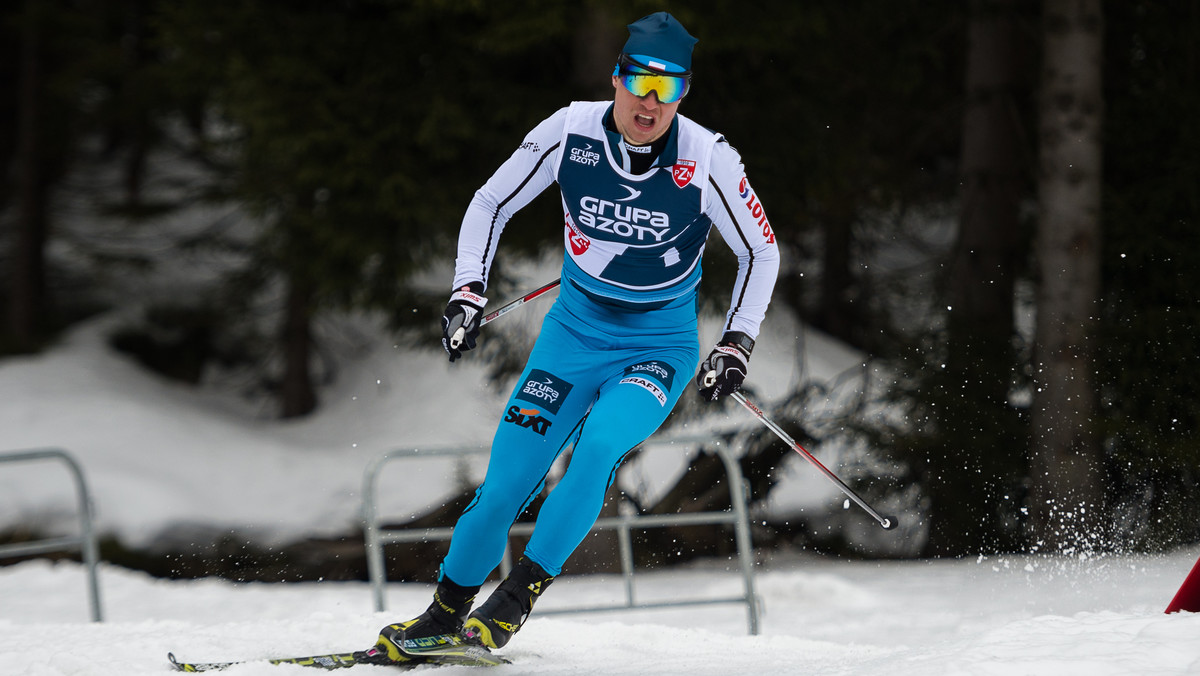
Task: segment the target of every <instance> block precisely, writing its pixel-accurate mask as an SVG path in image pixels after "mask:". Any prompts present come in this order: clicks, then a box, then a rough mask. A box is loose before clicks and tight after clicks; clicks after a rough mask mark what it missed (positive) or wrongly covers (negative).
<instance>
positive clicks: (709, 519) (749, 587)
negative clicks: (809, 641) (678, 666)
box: [363, 436, 759, 635]
mask: <svg viewBox="0 0 1200 676" xmlns="http://www.w3.org/2000/svg"><path fill="white" fill-rule="evenodd" d="M713 441H714V440H713V438H712V437H711V436H706V437H679V438H674V439H654V438H651V439H650V440H647V441H646V442H644V443H643V446H654V445H662V444H673V443H687V444H698V445H699V444H711V443H713ZM486 452H487V449H483V448H463V447H459V448H432V449H425V450H422V449H418V448H413V449H403V450H393V451H388V452H386V453H384V454H382V455H381V456H379V457H377V458H376V459H375V460H374V461H372V462H371V463H369V464H368V466H367V469H366V472H365V475H364V478H363V519H364V521H365V525H364V543H365V546H366V549H367V552H366V556H367V569H368V575H369V577H370V581H371V587H372V592H373V597H374V602H375V610H376V612H381V611H383V610H385V609H386V600H385V596H384V584H385V583H386V582H387V572H386V569H385V564H384V552H383V548H384V546H385V545H387V544H391V543H399V542H418V541H426V540H449V539H450V537H451V534H452V533H453V528H448V527H447V528H423V529H417V528H392V529H385V528H383V527H382V526H381V525H380V524H379V513H378V505H377V504H376V502H377V499H376V496H377V490H376V485H375V484H376V481H377V479H378V475H379V472H380V470H381V468H382V467H383V465H384V464H386V463H387V462H389V461H392V460H399V459H403V458H414V457H438V456H457V455H469V454H481V453H486ZM713 452H715V453H716V454H717V455H718V456H720V458H721V461H722V463H723V465H724V467H725V471H726V474H727V476H728V481H729V497H730V504H731V505H732V506H733V507H732V509H731V510H730V511H721V512H695V513H685V514H654V515H637V516H619V517H606V518H600V519H597V520H596V523H595V524H593V526H592V528H591V531H596V530H617V535H618V542H619V545H620V549H621V569H622V575H623V577H624V582H625V599H626V602H625V604H624V605H615V606H614V605H609V606H597V607H586V608H565V609H545V610H542V611H539V612H540V614H542V615H551V614H560V613H581V612H598V611H609V610H629V609H646V608H665V607H676V606H689V605H704V604H716V603H744V604H745V605H746V612H747V615H748V620H747V625H748V630H749V633H750V634H752V635H757V634H758V633H759V622H758V618H759V606H758V599H757V597H756V596H755V591H754V553H753V549H752V547H753V545H752V542H751V538H750V521H749V516H748V511H747V509H746V489H745V479H744V477H743V475H742V471H741V466H740V465H739V464H738V461H737V458H735V457H733V455H732V453H731V452H730V451H729V449H728V448H727V447H726V446H725V445H724V444H719V445H717V446H716V448H715V449H714V450H713ZM707 524H730V525H732V526H733V527H734V540H735V544H736V546H737V549H738V563H739V567H740V568H741V574H742V586H743V593H742V594H741V595H740V596H736V597H721V598H703V599H681V600H674V601H663V602H656V603H637V602H636V601H635V598H634V571H633V551H632V537H631V535H630V531H631V530H632V529H633V528H656V527H664V526H691V525H707ZM533 527H534V524H531V523H518V524H514V525H513V526H512V528H511V529H510V530H509V534H510V536H511V535H528V534H529V533H532V532H533ZM591 531H589V532H591ZM509 556H510V553H509V552H508V550H507V549H506V550H505V561H504V562H502V564H501V568H502V572H505V571H504V570H503V569H504V568H505V565H504V564H505V563H508V557H509Z"/></svg>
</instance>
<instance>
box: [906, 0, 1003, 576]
mask: <svg viewBox="0 0 1200 676" xmlns="http://www.w3.org/2000/svg"><path fill="white" fill-rule="evenodd" d="M1020 9H1021V2H1020V0H995V1H983V0H976V1H975V2H972V3H971V18H970V24H969V28H968V51H967V71H966V97H967V100H966V111H965V114H964V118H963V149H962V186H963V187H962V213H961V217H960V219H961V220H960V223H959V233H958V241H957V243H956V246H955V249H954V251H953V254H952V259H951V260H950V269H949V275H950V276H949V279H948V290H947V305H948V306H949V308H948V314H947V325H946V327H947V345H948V347H947V350H948V354H947V357H946V360H945V368H944V373H943V374H942V375H941V376H938V377H936V378H935V381H936V386H937V387H938V388H939V389H938V391H937V392H936V393H935V394H934V396H936V397H937V398H938V401H939V404H940V405H939V406H938V408H939V417H938V423H939V432H940V434H941V438H940V448H936V449H933V450H932V451H931V452H930V457H929V463H928V465H927V467H926V468H925V471H926V472H927V479H928V480H927V482H926V485H927V487H928V490H929V497H930V500H931V503H932V504H931V527H932V529H931V534H930V540H929V544H928V552H927V553H929V554H961V553H962V552H964V551H980V550H995V549H1004V548H1007V547H1009V546H1011V543H1010V542H1008V541H1007V540H1006V538H1005V537H1004V536H1003V535H1002V534H1001V532H1000V528H1001V526H1000V521H1001V520H1002V519H1001V518H1000V514H1001V512H1000V510H999V509H998V508H997V505H999V504H1001V502H1002V501H1003V499H1004V495H1006V494H1009V493H1011V491H1012V488H1013V487H1014V484H1015V483H1016V482H1017V480H1018V477H1019V476H1020V474H1021V472H1022V462H1021V460H1020V458H1021V455H1020V454H1018V453H1016V452H1015V451H1016V449H1018V448H1020V444H1019V443H1017V442H1018V439H1016V438H1014V437H1015V436H1016V432H1015V428H1016V424H1015V421H1016V415H1015V413H1014V412H1013V410H1012V408H1011V407H1010V406H1009V405H1008V391H1009V387H1010V383H1011V381H1012V367H1013V353H1012V347H1011V345H1012V336H1013V287H1014V282H1013V278H1014V274H1015V271H1016V268H1017V265H1018V263H1019V261H1020V253H1021V245H1020V242H1021V240H1020V228H1019V218H1018V206H1019V203H1020V199H1021V196H1022V187H1023V176H1024V175H1025V174H1024V172H1023V163H1022V157H1023V154H1022V152H1021V148H1022V145H1023V143H1022V140H1023V138H1025V136H1026V135H1025V134H1023V133H1022V130H1021V124H1020V114H1019V106H1018V103H1017V102H1018V100H1019V92H1020V89H1021V87H1022V85H1023V82H1022V79H1021V72H1022V68H1021V56H1022V54H1023V53H1024V52H1025V50H1023V49H1022V45H1021V42H1020V38H1021V31H1020V20H1021V18H1020Z"/></svg>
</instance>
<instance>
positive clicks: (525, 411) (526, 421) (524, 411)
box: [504, 406, 550, 437]
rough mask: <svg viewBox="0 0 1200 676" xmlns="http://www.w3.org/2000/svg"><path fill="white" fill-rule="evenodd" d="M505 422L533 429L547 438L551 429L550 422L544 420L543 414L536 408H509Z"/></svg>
mask: <svg viewBox="0 0 1200 676" xmlns="http://www.w3.org/2000/svg"><path fill="white" fill-rule="evenodd" d="M504 422H510V423H516V424H517V426H519V427H524V428H527V429H531V430H533V431H534V432H537V433H538V434H540V435H541V436H543V437H544V436H546V430H548V429H550V421H549V420H546V419H545V418H543V417H542V412H541V411H539V410H537V409H536V408H520V407H518V406H509V407H508V415H506V416H504Z"/></svg>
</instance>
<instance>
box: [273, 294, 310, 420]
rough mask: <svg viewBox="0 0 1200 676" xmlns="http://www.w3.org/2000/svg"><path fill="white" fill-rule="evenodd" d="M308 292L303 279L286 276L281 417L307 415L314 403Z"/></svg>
mask: <svg viewBox="0 0 1200 676" xmlns="http://www.w3.org/2000/svg"><path fill="white" fill-rule="evenodd" d="M311 295H312V294H311V293H310V292H309V288H308V285H307V283H306V282H304V281H303V280H299V279H296V278H294V277H293V278H292V279H290V280H289V284H288V294H287V306H286V308H285V309H284V313H285V316H284V320H283V335H282V336H281V338H282V343H283V353H284V366H283V386H282V388H281V391H280V393H279V395H280V404H281V406H282V415H283V417H284V418H296V417H299V416H302V415H307V414H309V413H311V412H312V411H313V409H315V408H316V407H317V395H316V391H315V390H314V388H313V383H312V371H311V369H310V366H309V361H310V358H311V357H312V331H311V326H310V321H311V314H312V298H311Z"/></svg>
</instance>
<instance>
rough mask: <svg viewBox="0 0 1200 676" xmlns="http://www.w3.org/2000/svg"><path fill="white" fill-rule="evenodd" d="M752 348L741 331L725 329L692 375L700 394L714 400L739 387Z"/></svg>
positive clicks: (749, 341) (735, 390)
mask: <svg viewBox="0 0 1200 676" xmlns="http://www.w3.org/2000/svg"><path fill="white" fill-rule="evenodd" d="M753 349H754V339H753V338H751V337H750V336H748V335H746V334H744V333H742V332H741V331H726V332H725V335H723V336H721V340H720V341H719V342H718V343H717V346H716V347H714V348H713V351H712V352H710V353H709V354H708V357H707V358H706V359H705V360H704V363H703V364H701V365H700V372H699V373H697V374H696V387H698V388H700V397H701V398H703V399H704V400H705V401H716V400H717V399H720V398H721V397H725V396H728V395H730V394H733V393H734V392H737V391H738V390H739V389H741V387H742V381H744V380H745V379H746V370H747V368H748V367H749V364H750V352H751V351H752V350H753Z"/></svg>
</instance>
